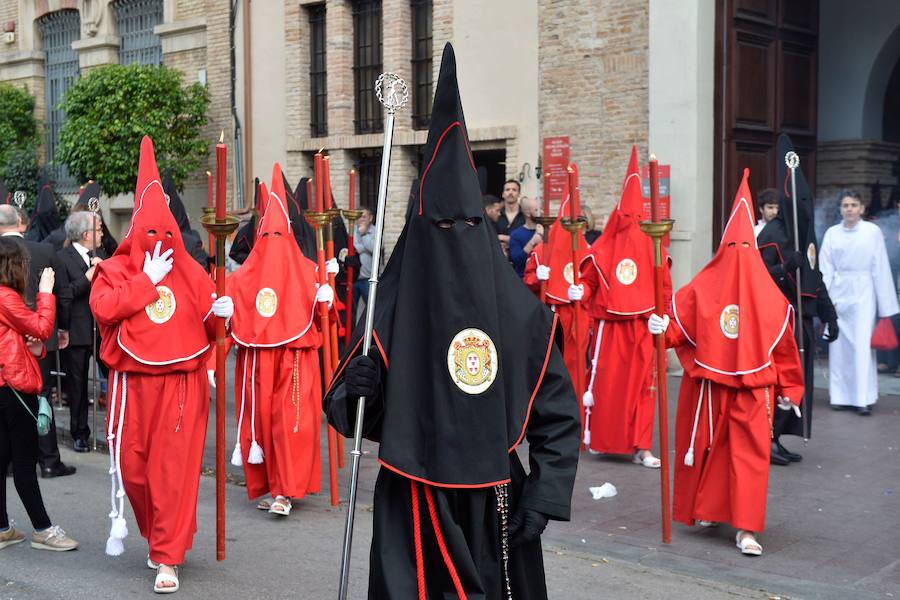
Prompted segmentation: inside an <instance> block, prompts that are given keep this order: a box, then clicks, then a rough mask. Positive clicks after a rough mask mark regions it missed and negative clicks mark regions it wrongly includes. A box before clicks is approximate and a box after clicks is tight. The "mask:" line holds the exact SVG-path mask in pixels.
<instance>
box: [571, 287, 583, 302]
mask: <svg viewBox="0 0 900 600" xmlns="http://www.w3.org/2000/svg"><path fill="white" fill-rule="evenodd" d="M582 298H584V284H583V283H579V284H578V285H575V284H574V283H573V284H572V285H570V286H569V300H570V301H571V302H581V299H582Z"/></svg>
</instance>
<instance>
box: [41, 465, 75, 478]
mask: <svg viewBox="0 0 900 600" xmlns="http://www.w3.org/2000/svg"><path fill="white" fill-rule="evenodd" d="M74 474H75V467H70V466H69V465H66V464H63V463H57V465H56V466H55V467H44V468H42V469H41V477H42V478H44V479H52V478H53V477H65V476H67V475H74Z"/></svg>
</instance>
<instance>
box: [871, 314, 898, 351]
mask: <svg viewBox="0 0 900 600" xmlns="http://www.w3.org/2000/svg"><path fill="white" fill-rule="evenodd" d="M897 345H898V343H897V335H896V334H895V333H894V324H893V323H891V318H890V317H885V318H883V319H878V324H877V325H875V331H873V332H872V348H873V349H875V350H893V349H894V348H896V347H897Z"/></svg>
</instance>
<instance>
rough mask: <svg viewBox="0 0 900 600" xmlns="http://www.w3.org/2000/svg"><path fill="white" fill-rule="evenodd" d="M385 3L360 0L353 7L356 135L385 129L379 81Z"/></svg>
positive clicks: (374, 0) (376, 0) (379, 0)
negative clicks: (376, 85)
mask: <svg viewBox="0 0 900 600" xmlns="http://www.w3.org/2000/svg"><path fill="white" fill-rule="evenodd" d="M381 57H382V44H381V0H356V3H355V4H354V6H353V80H354V91H355V95H356V111H355V117H356V118H355V121H354V123H355V126H356V133H377V132H379V131H383V130H384V123H383V121H382V118H383V117H382V109H381V102H379V101H378V98H376V97H375V80H376V79H378V76H379V75H381Z"/></svg>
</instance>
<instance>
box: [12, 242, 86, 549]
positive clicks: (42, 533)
mask: <svg viewBox="0 0 900 600" xmlns="http://www.w3.org/2000/svg"><path fill="white" fill-rule="evenodd" d="M27 278H28V254H27V253H26V250H25V246H24V245H22V244H21V243H20V242H19V241H18V240H14V239H12V238H9V237H0V345H2V347H3V349H4V350H3V355H2V357H0V473H6V470H7V468H8V467H9V464H10V463H12V472H13V480H14V481H15V485H16V490H17V491H18V492H19V498H20V499H21V500H22V504H23V505H25V510H26V511H27V512H28V517H29V518H30V519H31V524H32V526H33V527H34V533H33V534H32V535H31V547H32V548H37V549H39V550H53V551H56V552H63V551H66V550H74V549H75V548H77V547H78V542H76V541H75V540H73V539H72V538H70V537H69V536H67V535H66V533H65V532H64V531H63V530H62V529H61V528H60V527H59V526H57V525H53V524H51V522H50V517H48V516H47V510H46V509H45V508H44V500H43V499H42V498H41V489H40V487H38V480H37V474H36V472H35V466H36V465H37V459H38V433H37V426H36V424H35V421H36V419H37V414H38V399H37V396H36V395H35V394H36V393H39V392H40V390H41V375H40V371H39V370H38V366H37V362H36V360H35V356H36V355H37V356H39V355H41V354H43V352H44V344H43V340H46V339H47V338H48V337H50V334H51V333H52V330H53V319H54V316H55V315H54V313H55V312H56V304H55V300H54V298H53V294H52V293H51V292H52V290H53V282H54V280H55V275H54V273H53V269H49V268H48V269H44V270H43V272H42V273H41V280H40V283H39V284H38V295H37V310H36V311H32V310H31V309H29V308H28V306H27V305H26V304H25V301H24V300H23V297H24V295H25V282H26V280H27ZM22 541H25V536H24V535H23V534H21V533H19V532H18V531H16V529H15V528H14V527H12V524H11V523H10V521H9V516H8V515H7V514H6V484H4V485H2V486H0V549H3V548H5V547H6V546H11V545H13V544H18V543H19V542H22Z"/></svg>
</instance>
